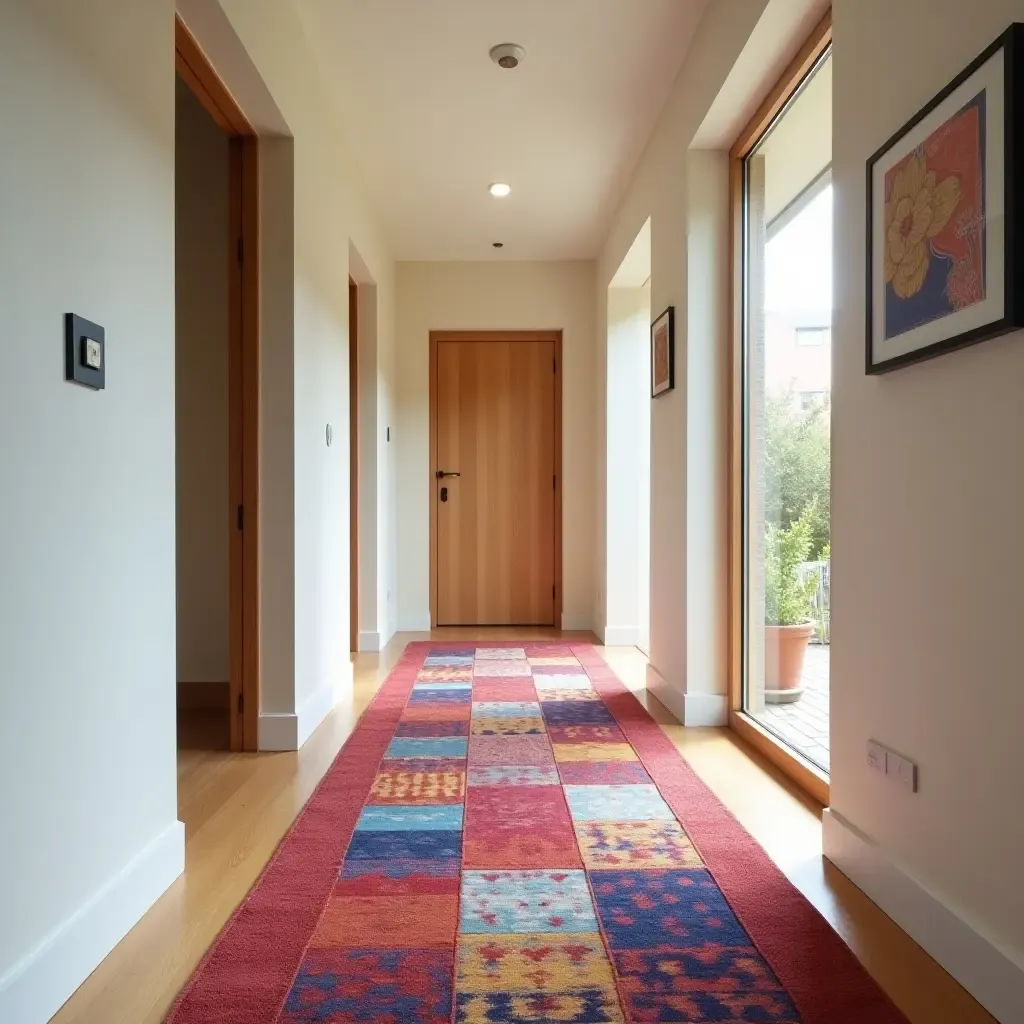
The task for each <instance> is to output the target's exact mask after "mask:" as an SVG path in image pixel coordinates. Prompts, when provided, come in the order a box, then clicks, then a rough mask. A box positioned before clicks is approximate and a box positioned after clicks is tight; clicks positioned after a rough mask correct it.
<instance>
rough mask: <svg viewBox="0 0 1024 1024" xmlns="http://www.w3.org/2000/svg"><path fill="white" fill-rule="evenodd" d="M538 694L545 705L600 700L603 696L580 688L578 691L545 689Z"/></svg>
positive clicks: (538, 691) (594, 691)
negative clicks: (554, 702) (550, 702)
mask: <svg viewBox="0 0 1024 1024" xmlns="http://www.w3.org/2000/svg"><path fill="white" fill-rule="evenodd" d="M537 693H538V694H539V695H540V696H541V699H542V700H543V701H544V703H545V704H546V703H548V702H549V701H563V700H598V701H599V700H600V699H601V695H600V694H599V693H598V692H597V691H596V690H589V689H584V688H583V687H579V688H577V689H566V690H562V689H553V688H551V687H544V688H543V689H541V690H537Z"/></svg>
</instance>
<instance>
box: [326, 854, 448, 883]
mask: <svg viewBox="0 0 1024 1024" xmlns="http://www.w3.org/2000/svg"><path fill="white" fill-rule="evenodd" d="M461 866H462V864H461V861H459V860H458V859H457V858H453V857H448V858H444V857H438V858H436V859H434V860H423V859H420V860H413V859H410V858H407V857H388V858H387V859H385V860H348V859H346V860H345V861H344V862H343V863H342V865H341V872H340V874H339V877H340V878H342V879H356V878H364V877H376V878H388V879H392V880H395V881H403V880H405V879H421V878H444V879H452V878H454V879H458V877H459V870H460V868H461Z"/></svg>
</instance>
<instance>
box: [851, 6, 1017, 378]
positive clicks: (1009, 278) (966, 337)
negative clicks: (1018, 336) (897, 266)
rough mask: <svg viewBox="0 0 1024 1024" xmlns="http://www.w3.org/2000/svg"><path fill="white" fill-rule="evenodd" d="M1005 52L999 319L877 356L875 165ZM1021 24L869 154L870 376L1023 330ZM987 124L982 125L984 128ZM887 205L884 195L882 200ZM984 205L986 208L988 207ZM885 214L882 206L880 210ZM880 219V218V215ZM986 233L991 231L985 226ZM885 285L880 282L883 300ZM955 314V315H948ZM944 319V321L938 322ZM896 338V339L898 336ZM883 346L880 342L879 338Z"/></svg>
mask: <svg viewBox="0 0 1024 1024" xmlns="http://www.w3.org/2000/svg"><path fill="white" fill-rule="evenodd" d="M999 51H1003V55H1004V65H1003V95H1002V100H1003V104H1004V112H1003V113H1004V116H1003V136H1004V150H1003V157H1004V159H1003V197H1002V199H1003V210H1004V214H1005V217H1004V226H1003V240H1004V245H1003V249H1004V263H1003V282H1002V283H1003V309H1002V313H1003V315H1002V316H1001V317H997V318H995V319H993V320H992V321H990V322H985V323H982V324H980V325H978V326H975V327H972V328H970V329H967V330H962V331H960V332H959V333H957V334H953V335H950V336H949V337H947V338H942V339H940V340H936V341H934V342H932V343H930V344H924V345H922V346H921V347H919V348H914V349H913V350H911V351H905V352H901V353H899V354H894V355H892V356H889V357H882V358H879V357H878V353H877V351H876V349H877V345H876V341H877V339H876V337H875V322H874V321H875V315H876V291H875V290H876V281H875V262H874V261H875V259H876V258H877V257H878V256H879V254H878V253H876V241H877V239H876V238H875V237H874V222H875V214H876V210H875V202H876V201H878V197H876V196H875V195H874V194H873V192H874V170H875V165H876V164H877V163H878V162H879V161H880V160H881V159H883V158H884V157H885V156H886V155H887V154H889V152H890V151H891V150H892V149H893V148H894V147H895V146H897V145H898V144H899V143H900V141H901V140H903V139H904V138H905V136H906V135H907V134H908V133H909V132H911V131H912V130H913V129H914V128H916V127H917V126H918V125H919V124H920V123H921V122H922V121H924V119H925V118H927V117H928V116H929V115H930V114H931V113H933V112H934V111H935V109H936V108H937V107H938V106H939V105H940V104H941V103H943V101H945V100H946V99H947V98H948V97H949V96H951V95H952V94H953V93H954V92H956V90H957V89H959V88H960V87H961V86H962V85H963V84H964V83H965V82H967V81H968V80H969V79H970V78H971V77H972V76H973V75H975V74H977V73H978V72H979V71H980V70H981V69H982V68H984V67H985V65H986V64H988V63H989V61H990V60H991V59H992V58H993V57H994V56H995V55H996V54H998V53H999ZM1022 118H1024V24H1021V23H1016V22H1015V23H1014V24H1012V25H1010V27H1009V28H1008V29H1006V31H1005V32H1003V33H1002V34H1001V35H1000V36H999V38H998V39H996V40H995V41H994V42H993V43H992V44H991V45H990V46H988V47H986V49H985V50H984V51H983V52H982V53H980V54H979V55H978V57H977V58H975V59H974V60H973V61H972V62H971V63H970V64H969V65H968V66H967V67H966V68H964V70H963V71H961V72H960V74H959V75H957V76H956V78H954V79H953V80H952V81H951V82H950V83H949V84H948V85H947V86H946V87H945V88H944V89H943V90H942V91H941V92H940V93H938V94H937V95H936V96H935V97H934V98H933V99H931V100H930V101H929V102H928V103H927V104H926V105H925V106H924V107H922V108H921V110H919V111H918V112H917V113H916V114H915V115H914V116H913V117H912V118H911V119H910V120H909V121H908V122H907V123H906V124H905V125H903V127H902V128H900V129H899V131H897V132H896V133H895V134H894V135H893V136H892V137H891V138H890V139H889V140H888V141H887V142H885V144H884V145H882V146H881V147H879V149H878V150H877V151H876V152H875V153H873V154H872V155H871V157H870V158H869V159H868V161H867V203H866V206H867V210H866V222H867V223H866V226H867V236H866V237H867V250H866V254H865V255H866V259H865V262H866V284H867V287H866V291H865V299H866V301H865V309H866V323H865V370H866V372H867V373H868V374H871V375H875V374H882V373H888V372H890V371H891V370H896V369H899V368H901V367H904V366H909V365H911V364H913V363H918V362H921V361H922V360H925V359H933V358H934V357H935V356H939V355H943V354H945V353H946V352H952V351H955V350H957V349H961V348H965V347H966V346H968V345H974V344H977V343H978V342H980V341H986V340H988V339H989V338H995V337H998V336H999V335H1002V334H1008V333H1010V332H1011V331H1015V330H1019V329H1020V328H1022V327H1024V295H1021V294H1019V293H1020V278H1019V274H1020V271H1021V268H1022V267H1024V251H1022V246H1024V222H1022V217H1024V155H1022V154H1021V153H1020V152H1019V149H1020V146H1021V145H1022V143H1024V124H1022ZM990 126H991V123H990V122H986V128H988V127H990ZM881 202H882V203H883V204H884V203H885V196H884V195H883V196H882V197H881ZM986 205H988V204H987V203H986ZM883 210H884V207H883ZM883 219H884V214H883ZM987 230H992V227H991V226H987ZM886 287H887V285H886V284H885V283H884V282H883V288H882V292H883V297H884V293H885V288H886ZM952 315H953V316H956V315H958V314H957V313H954V314H952ZM941 319H946V318H945V317H943V318H940V320H941ZM897 337H898V335H897ZM882 340H883V341H884V339H882Z"/></svg>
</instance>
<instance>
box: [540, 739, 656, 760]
mask: <svg viewBox="0 0 1024 1024" xmlns="http://www.w3.org/2000/svg"><path fill="white" fill-rule="evenodd" d="M552 749H553V750H554V752H555V760H556V761H635V760H636V759H637V758H636V751H635V750H634V749H633V748H632V747H631V746H630V745H629V744H628V743H556V744H553V746H552Z"/></svg>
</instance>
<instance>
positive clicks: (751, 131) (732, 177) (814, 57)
mask: <svg viewBox="0 0 1024 1024" xmlns="http://www.w3.org/2000/svg"><path fill="white" fill-rule="evenodd" d="M831 45H832V11H831V8H830V9H829V10H828V11H827V12H826V13H825V16H824V17H823V18H822V19H821V21H819V22H818V24H817V25H815V27H814V29H813V31H812V32H811V34H810V36H808V38H807V40H806V42H805V43H804V44H803V46H802V47H801V48H800V50H799V52H798V53H797V55H796V57H794V58H793V61H792V62H791V63H790V65H789V67H787V68H786V70H785V71H784V72H783V74H782V77H781V78H780V79H779V80H778V81H777V82H776V83H775V85H774V86H773V87H772V89H771V91H770V92H769V93H768V95H767V96H766V97H765V99H764V101H763V102H762V103H761V105H760V106H759V107H758V109H757V112H756V113H755V114H754V116H753V117H752V118H751V119H750V121H749V122H748V123H747V124H746V126H745V127H744V129H743V131H741V132H740V134H739V137H738V138H737V139H736V142H735V143H734V144H733V146H732V148H731V149H730V151H729V209H730V225H729V274H730V281H729V287H730V303H731V306H730V344H729V384H730V389H731V390H730V417H729V453H730V457H729V725H730V727H731V728H732V729H734V730H735V731H736V733H737V734H738V735H739V736H741V737H742V738H743V739H744V740H746V741H747V742H748V743H749V744H750V745H751V746H753V747H754V748H755V749H757V750H758V751H759V752H760V753H761V754H762V755H763V756H764V757H765V758H767V759H768V760H769V761H771V762H772V764H774V765H775V766H776V767H777V768H779V769H781V770H782V771H783V772H784V773H785V774H786V775H788V776H789V777H790V778H791V779H792V780H793V781H794V782H796V784H797V785H798V786H800V787H801V788H802V789H803V790H805V791H806V792H807V793H809V794H810V795H811V796H812V797H814V798H815V799H816V800H818V801H819V802H820V803H822V804H826V805H827V804H828V802H829V795H830V791H829V777H828V775H827V774H826V773H825V772H823V771H822V770H821V769H820V768H818V766H817V765H815V764H813V763H812V762H810V761H808V760H807V759H806V758H804V757H801V756H800V755H799V754H797V753H796V752H795V751H792V750H790V749H789V747H786V746H784V745H783V744H782V743H781V741H779V740H778V739H776V738H775V737H774V736H773V735H772V734H771V733H770V732H768V730H767V729H764V728H763V727H762V726H761V725H759V724H758V723H757V722H756V721H755V720H754V719H753V718H751V717H750V716H749V715H748V714H746V713H745V712H744V711H743V603H744V602H743V491H744V481H743V467H744V453H743V401H744V392H743V345H744V337H743V326H744V324H743V317H744V297H743V284H744V274H743V269H744V267H743V253H744V249H745V245H744V238H743V228H744V224H743V209H744V190H743V164H744V161H745V160H746V158H747V157H748V156H749V155H750V153H751V152H752V151H753V150H754V148H755V147H756V146H757V144H758V143H759V142H760V141H761V138H762V137H763V136H764V134H765V132H766V131H767V130H768V129H769V128H770V127H771V125H772V123H773V122H774V121H775V119H776V118H777V117H778V116H779V114H780V113H782V111H783V110H784V109H785V107H786V104H787V103H788V102H789V100H790V99H791V98H792V96H793V95H794V94H795V93H796V91H797V90H798V89H799V88H800V85H801V84H802V83H803V81H804V79H805V78H806V77H807V75H808V74H809V73H810V72H811V70H812V69H813V68H814V66H815V65H816V64H817V63H818V61H819V60H820V59H821V57H822V56H823V55H824V53H825V51H826V50H827V49H828V48H829V47H830V46H831Z"/></svg>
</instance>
